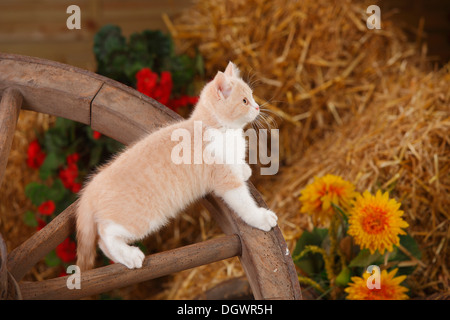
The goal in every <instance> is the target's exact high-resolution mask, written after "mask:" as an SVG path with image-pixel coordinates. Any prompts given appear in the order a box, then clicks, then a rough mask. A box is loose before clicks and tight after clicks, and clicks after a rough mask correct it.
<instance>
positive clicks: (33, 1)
mask: <svg viewBox="0 0 450 320" xmlns="http://www.w3.org/2000/svg"><path fill="white" fill-rule="evenodd" d="M72 4H76V5H78V6H79V7H80V9H81V30H68V29H67V27H66V20H67V18H68V17H69V16H70V14H67V13H66V9H67V7H68V6H69V5H72ZM190 5H191V1H189V0H164V1H157V0H129V1H128V0H0V51H1V52H8V53H16V54H23V55H29V56H35V57H40V58H45V59H50V60H54V61H59V62H63V63H67V64H70V65H74V66H77V67H80V68H84V69H88V70H91V71H95V69H96V65H95V59H94V55H93V53H92V46H93V36H94V34H95V33H96V32H97V31H98V29H99V28H100V27H101V26H103V25H105V24H109V23H111V24H116V25H119V26H120V27H121V28H122V31H123V33H124V35H126V36H128V35H130V34H131V33H133V32H140V31H142V30H144V29H161V30H163V31H167V30H166V27H165V24H164V22H163V20H162V18H161V16H162V14H163V13H166V14H168V15H169V16H173V15H175V14H177V13H179V12H180V11H182V10H183V9H184V8H186V7H189V6H190Z"/></svg>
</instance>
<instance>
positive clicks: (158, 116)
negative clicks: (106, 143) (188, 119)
mask: <svg viewBox="0 0 450 320" xmlns="http://www.w3.org/2000/svg"><path fill="white" fill-rule="evenodd" d="M181 119H182V118H181V116H180V115H178V114H177V113H175V112H173V111H172V110H170V109H168V108H166V107H165V106H163V105H162V104H160V103H159V102H158V101H156V100H154V99H152V98H149V97H148V96H146V95H144V94H141V93H139V92H138V91H136V90H134V89H133V88H130V87H127V86H124V85H122V84H120V83H118V82H115V81H108V83H105V85H104V86H103V87H102V88H101V89H100V91H99V93H98V94H97V96H96V97H95V99H94V100H93V101H92V113H91V127H92V129H94V130H96V131H99V132H101V133H102V134H105V135H107V136H109V137H111V138H113V139H115V140H117V141H120V142H122V143H124V144H126V145H128V144H131V143H133V142H134V141H136V140H138V139H139V138H141V137H143V136H144V135H146V134H148V133H150V132H153V131H155V130H158V129H159V128H161V127H164V126H166V125H168V124H169V123H170V122H173V121H177V120H181Z"/></svg>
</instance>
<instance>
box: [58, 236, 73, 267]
mask: <svg viewBox="0 0 450 320" xmlns="http://www.w3.org/2000/svg"><path fill="white" fill-rule="evenodd" d="M76 250H77V244H76V243H75V242H73V241H72V240H70V238H66V239H65V240H64V241H63V242H61V244H60V245H58V246H57V247H56V255H57V256H58V257H59V258H60V259H61V260H62V261H63V262H70V261H73V260H75V258H76V256H77V252H76Z"/></svg>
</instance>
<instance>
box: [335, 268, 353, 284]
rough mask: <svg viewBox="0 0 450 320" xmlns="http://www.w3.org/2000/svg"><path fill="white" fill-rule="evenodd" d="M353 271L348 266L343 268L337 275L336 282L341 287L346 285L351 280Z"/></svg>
mask: <svg viewBox="0 0 450 320" xmlns="http://www.w3.org/2000/svg"><path fill="white" fill-rule="evenodd" d="M350 276H351V272H350V269H349V268H348V267H345V268H344V269H342V270H341V272H340V273H339V274H338V275H337V277H336V280H335V283H336V285H338V286H340V287H346V286H347V284H348V283H349V282H350Z"/></svg>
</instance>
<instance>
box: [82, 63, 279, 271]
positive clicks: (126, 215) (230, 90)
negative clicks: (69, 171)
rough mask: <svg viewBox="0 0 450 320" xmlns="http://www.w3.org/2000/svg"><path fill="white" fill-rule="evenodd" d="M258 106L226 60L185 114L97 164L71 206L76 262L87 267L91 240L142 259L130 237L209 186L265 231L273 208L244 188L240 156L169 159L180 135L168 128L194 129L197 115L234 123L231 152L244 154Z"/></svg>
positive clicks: (136, 263) (115, 255) (223, 125)
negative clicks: (209, 160)
mask: <svg viewBox="0 0 450 320" xmlns="http://www.w3.org/2000/svg"><path fill="white" fill-rule="evenodd" d="M244 99H245V100H244ZM258 114H259V106H258V104H257V103H256V102H255V101H254V99H253V96H252V91H251V89H250V87H249V86H248V85H247V84H246V83H245V82H244V81H243V80H242V79H241V78H240V77H239V70H238V69H237V67H236V66H235V65H234V64H233V63H231V62H230V63H229V64H228V66H227V68H226V70H225V72H224V73H222V72H220V71H219V72H218V73H217V75H216V76H215V78H214V80H212V81H211V82H209V83H208V84H207V85H206V86H205V87H204V89H203V90H202V92H201V94H200V99H199V102H198V104H197V106H196V108H195V110H194V112H193V113H192V115H191V117H190V118H189V119H186V120H183V121H180V122H177V123H174V124H172V125H170V126H167V127H165V128H162V129H160V130H158V131H157V132H154V133H152V134H149V135H148V136H146V137H144V138H143V139H142V140H140V141H139V142H137V143H136V144H134V145H133V146H132V147H129V148H128V149H126V150H125V151H124V152H123V153H121V154H120V155H119V156H118V157H117V158H115V160H114V161H112V162H110V163H109V164H108V165H107V166H105V167H104V168H102V169H101V170H100V171H99V172H98V174H96V175H95V176H94V177H93V178H92V179H91V180H90V182H89V183H88V184H87V185H86V186H85V187H84V188H83V190H82V192H81V198H80V200H79V205H78V208H77V239H78V252H77V255H78V261H77V265H78V266H79V267H80V268H81V270H86V269H90V268H92V267H93V265H94V260H95V254H96V243H97V240H98V244H99V246H100V248H101V250H102V251H103V252H104V253H105V255H106V256H107V257H109V258H110V259H111V260H113V261H114V262H119V263H122V264H124V265H126V266H127V267H128V268H140V267H142V261H143V259H144V254H143V253H142V252H141V251H140V250H139V249H138V248H137V247H134V246H130V245H129V243H132V242H134V241H137V240H139V239H142V238H144V237H145V236H147V235H148V234H150V233H152V232H155V231H156V230H158V229H159V228H161V227H162V226H163V225H164V224H166V223H167V221H168V220H169V219H170V218H173V217H175V215H176V214H177V213H179V212H180V211H181V210H182V209H184V208H186V207H187V206H188V205H189V204H191V203H192V202H193V201H195V200H197V199H199V198H200V197H202V196H204V195H206V194H208V193H211V192H213V193H215V194H216V195H218V196H220V197H222V199H224V201H225V202H226V203H227V205H228V206H229V207H230V208H232V209H233V210H234V211H235V212H236V213H237V214H238V215H239V216H240V217H241V218H242V219H243V220H244V221H245V222H247V223H248V224H249V225H251V226H253V227H256V228H258V229H261V230H264V231H269V230H270V229H271V228H272V227H274V226H275V225H276V223H277V216H276V215H275V213H273V212H272V211H270V210H267V209H265V208H260V207H258V206H257V204H256V203H255V201H254V199H253V198H252V196H251V195H250V192H249V189H248V187H247V185H246V183H245V181H246V180H247V179H248V178H249V177H250V175H251V169H250V167H249V166H248V165H247V164H246V163H245V161H243V163H242V164H205V163H203V164H175V163H174V162H173V161H172V160H171V152H172V149H173V147H174V146H175V145H177V144H178V143H179V142H177V141H172V140H171V135H172V132H173V131H174V130H176V129H178V128H183V129H186V130H188V131H189V132H190V133H191V136H192V137H193V136H194V121H202V123H203V132H204V131H205V129H206V128H215V129H218V130H219V131H220V132H225V130H226V129H233V130H236V132H237V133H238V136H239V140H240V143H238V144H237V145H238V146H239V150H237V152H238V155H239V157H240V158H241V160H245V148H246V144H245V139H244V136H243V127H244V126H245V125H246V124H247V123H249V122H252V121H253V120H254V119H255V118H256V117H257V116H258ZM192 145H193V143H192ZM205 147H210V148H211V147H212V148H213V149H214V148H215V149H217V150H218V149H220V146H214V142H210V143H209V145H208V144H207V143H203V148H205ZM224 152H225V153H226V152H227V150H225V151H224ZM192 154H193V153H192ZM193 163H194V162H193Z"/></svg>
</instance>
